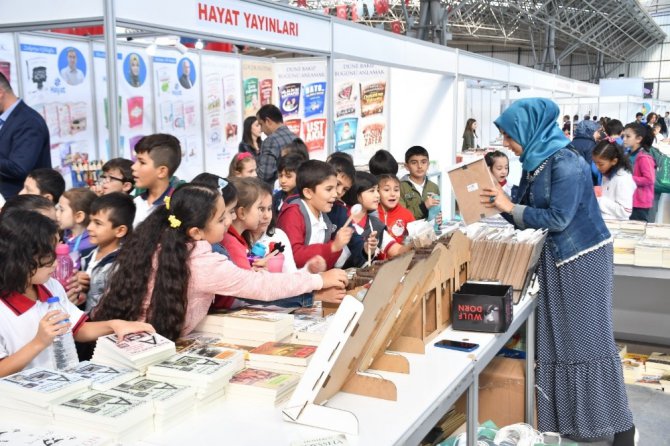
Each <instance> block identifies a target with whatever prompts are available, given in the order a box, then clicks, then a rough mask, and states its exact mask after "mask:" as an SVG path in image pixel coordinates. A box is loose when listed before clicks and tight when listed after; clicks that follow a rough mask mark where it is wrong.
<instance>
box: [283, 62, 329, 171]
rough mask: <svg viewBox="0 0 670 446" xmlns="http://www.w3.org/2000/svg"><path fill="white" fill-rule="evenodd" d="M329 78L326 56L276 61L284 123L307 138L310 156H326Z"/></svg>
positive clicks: (318, 157) (297, 133)
mask: <svg viewBox="0 0 670 446" xmlns="http://www.w3.org/2000/svg"><path fill="white" fill-rule="evenodd" d="M327 79H328V76H327V65H326V61H325V60H318V59H317V60H309V61H304V62H295V61H294V62H276V63H275V80H276V84H277V101H278V106H279V110H281V112H282V116H283V117H284V124H286V126H287V127H288V128H289V129H290V130H291V131H292V132H293V133H295V134H296V135H297V136H299V137H300V138H302V140H303V141H305V144H306V145H307V150H308V151H309V156H310V158H311V159H320V160H325V159H326V150H325V149H326V135H327V133H326V132H327V124H326V122H327V119H326V113H327V105H328V104H327V103H326V98H327V97H328V96H327V85H326V80H327Z"/></svg>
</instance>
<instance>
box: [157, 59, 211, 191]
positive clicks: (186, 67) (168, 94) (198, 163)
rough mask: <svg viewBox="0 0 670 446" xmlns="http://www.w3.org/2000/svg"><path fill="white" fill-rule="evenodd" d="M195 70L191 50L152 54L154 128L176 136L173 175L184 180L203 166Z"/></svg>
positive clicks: (197, 64)
mask: <svg viewBox="0 0 670 446" xmlns="http://www.w3.org/2000/svg"><path fill="white" fill-rule="evenodd" d="M199 70H200V56H199V55H198V54H195V53H187V54H181V53H180V52H178V51H176V50H166V49H160V50H158V51H156V55H155V56H154V57H153V77H154V81H153V85H154V96H155V98H156V102H155V109H156V131H157V132H159V133H169V134H171V135H174V136H176V137H177V138H178V139H179V142H180V143H181V154H182V156H181V165H180V166H179V169H177V172H176V175H177V176H178V177H179V178H180V179H183V180H187V181H190V180H191V179H192V178H193V177H194V176H196V175H198V174H199V173H201V172H202V171H203V170H204V158H203V148H202V125H201V119H200V116H201V110H202V109H201V106H200V88H201V87H200V82H201V81H202V73H200V72H199Z"/></svg>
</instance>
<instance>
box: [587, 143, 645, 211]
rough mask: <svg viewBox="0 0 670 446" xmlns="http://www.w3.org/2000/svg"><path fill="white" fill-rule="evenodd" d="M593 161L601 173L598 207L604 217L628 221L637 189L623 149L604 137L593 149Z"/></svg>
mask: <svg viewBox="0 0 670 446" xmlns="http://www.w3.org/2000/svg"><path fill="white" fill-rule="evenodd" d="M593 162H594V163H595V165H596V167H597V168H598V170H599V171H600V173H601V174H602V186H601V188H602V196H600V197H598V205H599V206H600V212H601V213H602V215H603V218H606V219H607V218H609V219H614V220H628V219H629V218H630V214H631V212H632V211H633V194H634V193H635V188H636V187H637V186H636V185H635V181H634V180H633V175H632V174H631V165H630V161H628V158H626V155H625V154H624V153H623V147H621V146H620V145H619V144H617V143H616V142H615V139H614V138H612V137H607V139H604V140H602V141H600V142H599V143H598V144H596V146H595V147H594V148H593Z"/></svg>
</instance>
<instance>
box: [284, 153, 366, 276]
mask: <svg viewBox="0 0 670 446" xmlns="http://www.w3.org/2000/svg"><path fill="white" fill-rule="evenodd" d="M296 183H297V189H298V194H299V197H296V199H295V200H293V201H291V200H289V202H288V203H286V204H285V205H284V206H283V208H282V210H281V212H280V213H279V219H278V221H277V226H278V227H279V228H281V229H282V230H283V231H284V232H285V233H286V235H287V236H288V238H289V240H290V241H291V247H292V248H293V256H294V258H295V263H296V266H297V267H298V268H302V267H303V266H304V265H305V263H306V262H307V261H308V260H309V259H311V258H312V257H314V256H317V255H320V256H321V257H323V258H324V259H325V261H326V265H327V267H328V268H332V267H333V266H335V265H336V264H337V265H340V264H344V261H346V254H345V256H344V259H343V260H341V262H340V257H341V255H342V250H343V249H344V247H346V245H347V243H349V241H350V240H351V235H352V233H353V229H352V228H351V227H345V228H340V229H339V230H337V227H336V226H335V225H333V223H332V222H331V221H330V219H329V218H328V216H327V215H326V214H327V213H328V212H330V211H331V210H332V209H333V205H334V203H335V201H336V200H337V196H338V193H337V176H336V173H335V169H333V167H332V166H331V165H330V164H328V163H324V162H323V161H317V160H309V161H305V162H304V163H302V164H301V165H300V167H299V168H298V173H297V178H296ZM335 231H337V233H335ZM333 235H334V238H333Z"/></svg>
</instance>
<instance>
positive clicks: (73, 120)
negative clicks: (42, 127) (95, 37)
mask: <svg viewBox="0 0 670 446" xmlns="http://www.w3.org/2000/svg"><path fill="white" fill-rule="evenodd" d="M89 51H90V46H89V44H88V43H87V42H80V41H75V40H66V39H48V38H45V37H39V36H29V35H19V52H20V60H21V64H22V72H23V74H22V76H23V79H22V82H21V84H22V85H23V100H24V101H26V104H28V105H30V106H31V107H32V108H34V109H35V110H37V112H38V113H39V114H40V115H42V117H43V118H44V120H45V121H46V123H47V126H48V127H49V136H50V139H51V164H52V166H53V167H54V168H55V169H57V170H58V171H59V172H61V174H62V175H63V177H64V178H65V181H66V184H67V187H71V185H72V183H73V182H74V181H75V178H73V176H74V175H75V173H74V171H73V169H72V164H73V163H78V162H88V161H89V160H91V161H92V160H94V159H96V157H97V156H96V148H95V145H96V144H95V128H94V127H95V126H94V123H93V97H92V89H91V86H92V73H93V69H92V64H91V61H90V59H89Z"/></svg>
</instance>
